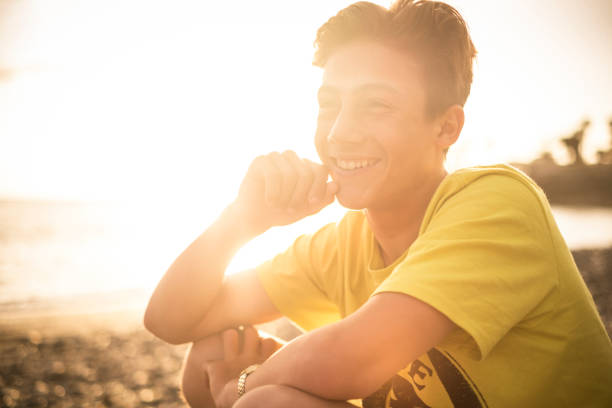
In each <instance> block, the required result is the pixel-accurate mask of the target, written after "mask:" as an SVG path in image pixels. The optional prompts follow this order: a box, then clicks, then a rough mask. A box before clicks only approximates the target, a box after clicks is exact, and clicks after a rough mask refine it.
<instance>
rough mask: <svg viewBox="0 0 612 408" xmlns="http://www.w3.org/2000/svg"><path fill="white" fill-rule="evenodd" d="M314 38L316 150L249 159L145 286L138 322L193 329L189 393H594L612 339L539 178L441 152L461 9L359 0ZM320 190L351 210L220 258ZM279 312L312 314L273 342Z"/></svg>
mask: <svg viewBox="0 0 612 408" xmlns="http://www.w3.org/2000/svg"><path fill="white" fill-rule="evenodd" d="M316 45H317V51H316V56H315V65H317V66H320V67H322V68H323V70H324V75H323V83H322V85H321V88H320V90H319V107H320V111H319V118H318V124H317V125H318V126H317V131H316V137H315V143H316V146H317V150H318V153H319V156H320V158H321V163H322V164H315V163H312V162H308V161H306V160H302V159H300V158H298V157H297V156H296V155H295V154H294V153H293V152H285V153H282V154H279V153H272V154H270V155H267V156H264V157H259V158H257V159H255V161H254V162H253V163H252V165H251V167H250V168H249V170H248V172H247V175H246V176H245V178H244V181H243V183H242V185H241V188H240V192H239V195H238V197H237V199H236V201H235V202H233V203H232V204H230V205H229V206H228V207H227V209H226V210H225V211H224V213H223V214H222V215H221V216H220V217H219V219H218V220H217V221H216V222H215V223H214V224H213V225H212V226H210V228H209V229H208V230H207V231H205V232H204V233H203V234H202V235H201V236H200V237H199V238H198V239H197V240H196V241H195V242H193V243H192V244H191V246H190V247H189V248H187V249H186V250H185V252H184V253H183V254H181V255H180V256H179V258H178V259H177V260H176V261H175V262H174V264H173V265H172V266H171V267H170V269H169V270H168V272H167V273H166V275H165V276H164V277H163V279H162V281H161V282H160V284H159V286H158V287H157V289H156V291H155V293H154V294H153V296H152V298H151V301H150V303H149V306H148V309H147V312H146V315H145V324H146V326H147V327H148V328H149V330H151V331H152V332H153V333H155V334H156V335H158V336H159V337H160V338H162V339H164V340H166V341H168V342H171V343H184V342H194V345H193V347H192V349H191V351H190V354H189V356H188V359H187V362H186V367H185V372H184V377H183V389H184V393H185V396H186V398H187V400H188V401H189V403H190V404H191V405H192V406H217V407H231V406H234V407H240V408H243V407H285V406H288V405H289V404H291V406H293V407H350V406H352V404H353V403H354V404H361V405H362V406H364V407H400V406H402V407H453V406H454V407H487V406H488V407H545V406H546V407H547V406H555V407H557V406H559V407H560V406H568V407H570V406H571V407H574V406H590V407H594V406H606V403H609V402H610V400H611V399H612V394H611V391H610V390H611V389H612V380H611V375H612V346H611V344H610V339H609V338H608V336H607V334H606V332H605V330H604V327H603V325H602V322H601V320H600V319H599V316H598V315H597V312H596V309H595V306H594V304H593V301H592V298H591V296H590V294H589V292H588V290H587V289H586V287H585V285H584V283H583V281H582V279H581V277H580V274H579V272H578V271H577V269H576V266H575V264H574V262H573V260H572V257H571V254H570V252H569V250H568V249H567V246H566V245H565V243H564V241H563V238H562V237H561V234H560V233H559V231H558V229H557V227H556V225H555V222H554V220H553V218H552V216H551V213H550V208H549V205H548V203H547V201H546V198H545V197H544V194H543V193H542V191H541V190H540V189H539V188H538V187H537V186H536V185H535V184H534V183H533V182H532V181H531V180H530V179H529V178H527V177H526V176H525V175H523V174H521V173H520V172H518V171H516V170H514V169H513V168H511V167H507V166H503V165H500V166H491V167H477V168H468V169H464V170H460V171H458V172H455V173H453V174H450V175H449V174H447V173H446V171H445V170H444V158H445V155H446V152H447V150H448V149H449V147H450V146H451V145H452V144H453V143H454V142H455V141H456V140H457V138H458V136H459V134H460V132H461V129H462V126H463V122H464V115H463V108H462V106H463V104H464V103H465V101H466V98H467V96H468V94H469V90H470V84H471V80H472V59H473V57H474V55H475V49H474V47H473V45H472V42H471V39H470V37H469V34H468V32H467V28H466V25H465V23H464V21H463V20H462V18H461V16H460V15H459V14H458V13H457V11H455V10H454V9H453V8H451V7H450V6H448V5H446V4H443V3H438V2H429V1H423V2H420V1H419V2H414V1H398V2H396V3H395V4H394V5H392V6H391V7H390V9H388V10H387V9H385V8H382V7H380V6H376V5H374V4H371V3H367V2H360V3H356V4H354V5H352V6H350V7H348V8H346V9H344V10H342V11H341V12H340V13H339V14H338V15H337V16H335V17H333V18H331V19H330V20H329V21H328V22H327V23H326V24H325V25H323V26H322V27H321V28H320V29H319V31H318V34H317V41H316ZM328 175H331V179H332V181H331V182H328V181H327V179H328ZM334 197H335V198H337V199H338V201H339V202H340V203H341V204H342V205H343V206H345V207H347V208H349V209H352V210H354V211H349V212H347V214H346V215H345V217H344V218H343V219H342V220H339V221H338V223H336V224H330V225H327V226H325V227H323V228H322V229H321V230H319V231H318V232H317V233H315V234H313V235H308V236H302V237H299V238H298V239H297V240H296V241H295V243H294V244H293V245H292V246H291V247H290V248H289V249H288V250H287V251H286V252H285V253H283V254H280V255H278V256H277V257H276V258H274V259H272V260H270V261H269V262H266V263H264V264H263V265H261V266H259V267H258V268H256V269H255V270H251V271H246V272H243V273H241V274H238V275H233V276H229V277H224V271H225V268H226V266H227V264H228V263H229V261H230V259H231V257H232V255H233V254H234V253H235V251H236V250H237V249H238V248H239V247H240V246H241V245H243V244H244V243H245V242H247V241H248V240H249V239H251V238H253V237H255V236H257V235H259V234H261V233H263V232H264V231H266V230H267V229H268V228H270V227H272V226H278V225H286V224H290V223H293V222H295V221H297V220H299V219H301V218H303V217H305V216H307V215H310V214H313V213H315V212H317V211H319V210H320V209H321V208H323V207H325V206H326V205H328V204H329V203H331V202H332V201H333V199H334ZM281 315H285V316H287V317H289V318H290V319H291V320H293V321H294V322H295V323H296V324H298V325H299V326H300V327H302V328H303V329H304V330H305V331H306V333H305V334H304V335H302V336H299V337H298V338H297V339H295V340H294V341H292V342H290V343H289V344H287V345H285V346H284V347H282V348H280V349H279V350H278V351H276V353H274V354H273V355H272V356H271V357H270V355H271V354H272V353H273V352H274V351H275V350H276V349H277V344H276V343H275V342H274V341H271V340H269V339H261V338H259V336H258V334H257V332H256V331H255V330H254V329H253V328H252V327H251V325H253V324H257V323H262V322H266V321H269V320H272V319H274V318H277V317H279V316H281ZM241 325H245V326H247V328H246V329H244V330H236V329H235V328H236V327H238V326H241ZM254 363H259V364H260V365H259V366H255V367H254V366H252V364H254ZM248 366H249V369H247V370H246V371H243V370H244V369H245V368H246V367H248ZM349 400H350V401H351V402H348V401H349Z"/></svg>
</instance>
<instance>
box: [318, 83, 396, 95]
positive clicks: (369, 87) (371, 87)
mask: <svg viewBox="0 0 612 408" xmlns="http://www.w3.org/2000/svg"><path fill="white" fill-rule="evenodd" d="M381 90H382V91H387V92H391V93H394V94H399V91H398V90H397V89H396V88H394V87H392V86H391V85H388V84H386V83H384V82H372V83H367V84H363V85H360V86H358V87H357V88H356V89H355V90H354V92H355V93H364V92H368V91H381ZM339 91H340V88H338V87H335V86H331V85H322V86H321V87H320V88H319V92H318V94H319V95H320V94H322V93H328V92H329V93H338V92H339Z"/></svg>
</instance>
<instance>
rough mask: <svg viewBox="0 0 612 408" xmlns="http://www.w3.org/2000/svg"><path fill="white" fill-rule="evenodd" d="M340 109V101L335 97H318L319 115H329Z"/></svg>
mask: <svg viewBox="0 0 612 408" xmlns="http://www.w3.org/2000/svg"><path fill="white" fill-rule="evenodd" d="M339 109H340V101H338V100H337V99H335V98H329V97H323V98H319V116H329V115H332V114H334V113H335V112H337V111H338V110H339Z"/></svg>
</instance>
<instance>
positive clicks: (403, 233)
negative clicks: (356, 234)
mask: <svg viewBox="0 0 612 408" xmlns="http://www.w3.org/2000/svg"><path fill="white" fill-rule="evenodd" d="M445 176H446V171H445V170H444V169H442V172H441V173H439V174H436V175H432V177H430V178H429V179H427V180H426V181H425V182H424V183H422V184H421V185H420V186H419V188H417V189H415V190H412V191H410V193H409V194H404V195H403V196H402V199H400V200H394V201H393V206H390V207H381V208H367V209H366V216H367V219H368V223H369V225H370V228H371V229H372V232H373V233H374V237H375V238H376V241H377V242H378V245H379V247H380V250H381V254H382V258H383V261H384V264H385V266H388V265H391V264H392V263H393V262H394V261H395V260H396V259H397V258H399V257H400V256H401V255H402V254H403V253H404V252H405V251H406V250H407V249H408V248H409V247H410V245H412V243H413V242H414V240H415V239H416V238H417V236H418V234H419V229H420V226H421V222H422V221H423V217H424V216H425V211H426V210H427V206H428V205H429V202H430V201H431V198H432V197H433V195H434V193H435V192H436V189H437V188H438V186H439V185H440V183H441V182H442V180H443V179H444V177H445Z"/></svg>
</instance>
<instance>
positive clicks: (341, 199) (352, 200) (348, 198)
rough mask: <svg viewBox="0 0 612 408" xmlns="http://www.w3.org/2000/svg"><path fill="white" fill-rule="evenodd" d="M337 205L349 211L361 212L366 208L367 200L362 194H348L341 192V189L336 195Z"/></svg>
mask: <svg viewBox="0 0 612 408" xmlns="http://www.w3.org/2000/svg"><path fill="white" fill-rule="evenodd" d="M336 199H337V200H338V203H340V205H341V206H343V207H344V208H348V209H349V210H363V209H364V208H367V206H368V205H367V200H366V199H365V197H364V195H363V193H362V192H355V193H353V194H350V193H348V192H342V189H341V190H340V191H339V192H338V193H337V194H336Z"/></svg>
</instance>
